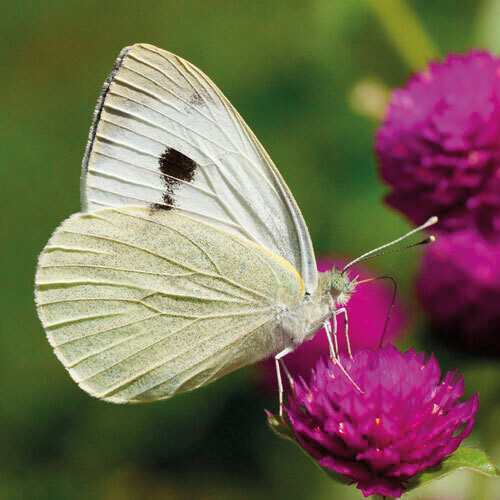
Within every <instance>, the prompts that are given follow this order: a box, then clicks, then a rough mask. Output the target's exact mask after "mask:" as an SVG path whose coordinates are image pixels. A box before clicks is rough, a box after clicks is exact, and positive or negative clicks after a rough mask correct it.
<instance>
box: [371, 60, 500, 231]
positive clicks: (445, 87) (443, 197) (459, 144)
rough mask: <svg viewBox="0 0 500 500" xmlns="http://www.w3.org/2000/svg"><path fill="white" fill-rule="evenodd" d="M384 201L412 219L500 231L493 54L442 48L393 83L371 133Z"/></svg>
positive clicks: (498, 67) (499, 121) (498, 70)
mask: <svg viewBox="0 0 500 500" xmlns="http://www.w3.org/2000/svg"><path fill="white" fill-rule="evenodd" d="M376 152H377V154H378V158H379V162H380V166H381V175H382V177H383V179H384V180H385V181H386V182H387V183H389V184H390V185H391V186H392V188H393V190H392V192H391V193H390V194H389V196H388V197H387V202H388V203H389V204H390V205H391V206H392V207H394V208H396V209H398V210H400V211H401V212H403V213H404V214H406V215H407V216H408V217H409V218H410V219H411V220H412V221H414V222H415V223H417V224H421V223H423V222H425V220H426V219H427V218H429V217H430V216H432V215H438V216H439V218H440V222H439V226H438V227H440V228H441V229H444V230H447V231H453V230H456V229H460V228H472V227H477V228H478V230H479V231H480V232H482V233H483V234H485V235H488V237H492V236H493V237H498V235H500V59H498V58H495V57H493V56H492V55H491V54H489V53H487V52H479V51H473V52H470V53H468V54H466V55H449V56H448V57H447V58H446V60H445V61H444V62H443V63H432V64H430V65H429V67H428V69H427V71H425V72H422V73H418V74H417V75H415V76H414V77H413V78H412V79H410V81H409V82H408V84H407V85H406V87H405V88H403V89H398V90H395V91H394V93H393V95H392V99H391V102H390V104H389V107H388V111H387V115H386V118H385V121H384V123H383V125H382V126H381V127H380V129H379V130H378V132H377V135H376Z"/></svg>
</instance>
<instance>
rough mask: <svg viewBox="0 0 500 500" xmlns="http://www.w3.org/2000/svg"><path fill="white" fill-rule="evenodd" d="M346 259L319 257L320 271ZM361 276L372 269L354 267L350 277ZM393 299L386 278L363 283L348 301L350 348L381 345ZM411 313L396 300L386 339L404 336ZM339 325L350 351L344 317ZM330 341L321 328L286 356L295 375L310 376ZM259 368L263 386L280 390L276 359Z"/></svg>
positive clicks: (341, 339)
mask: <svg viewBox="0 0 500 500" xmlns="http://www.w3.org/2000/svg"><path fill="white" fill-rule="evenodd" d="M347 262H348V261H347V260H346V259H338V258H331V257H323V258H320V259H318V270H319V271H327V270H330V269H331V268H332V267H333V266H335V267H336V268H338V269H340V268H343V267H344V266H345V265H346V264H347ZM358 275H359V279H360V280H363V279H367V278H372V277H373V276H374V274H373V272H372V271H370V270H368V269H367V268H366V267H365V266H362V265H361V266H359V265H358V266H355V267H354V268H353V270H352V272H351V276H358ZM391 299H392V288H391V286H390V284H388V283H387V282H383V281H374V282H373V283H366V284H361V285H359V287H357V288H356V291H355V293H354V294H353V295H352V297H351V298H350V299H349V302H348V303H347V306H346V307H347V311H348V315H349V325H348V326H349V341H350V344H351V349H353V350H356V349H371V350H373V349H376V348H377V347H378V346H379V344H380V338H381V335H382V331H383V329H384V323H385V320H386V318H387V313H388V310H389V306H390V304H391ZM408 322H409V319H408V313H407V311H406V310H405V307H404V306H403V304H402V303H401V301H400V300H397V301H396V303H395V305H394V309H393V311H392V313H391V317H390V320H389V324H388V327H387V332H386V334H385V338H384V342H385V343H386V342H389V341H393V340H395V339H397V338H399V337H401V335H402V333H403V331H404V329H405V327H406V326H407V325H408ZM338 325H339V334H338V341H339V349H340V351H341V352H344V353H347V345H346V341H345V334H344V318H343V316H339V317H338ZM329 352H330V351H329V346H328V340H327V337H326V333H325V330H324V329H323V328H322V329H321V330H319V331H318V333H316V335H315V336H314V338H313V339H312V340H309V341H308V342H304V343H303V344H302V345H300V346H299V347H297V349H295V351H294V352H292V353H291V354H289V355H288V356H287V357H286V358H285V363H286V366H287V368H288V370H289V371H290V373H291V374H292V376H294V377H297V378H298V377H303V378H304V379H305V380H308V379H309V376H310V374H311V370H312V369H313V368H314V367H315V366H316V361H317V360H318V358H319V357H321V356H323V357H328V355H329ZM257 369H258V370H259V372H260V374H259V379H260V385H261V386H262V388H264V389H266V390H270V391H273V392H276V391H277V389H278V388H277V383H276V369H275V364H274V358H269V359H267V360H265V361H263V362H262V363H259V364H258V365H257Z"/></svg>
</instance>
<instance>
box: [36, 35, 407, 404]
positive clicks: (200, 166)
mask: <svg viewBox="0 0 500 500" xmlns="http://www.w3.org/2000/svg"><path fill="white" fill-rule="evenodd" d="M81 205H82V211H81V212H80V213H77V214H75V215H73V216H71V217H70V218H69V219H67V220H66V221H65V222H63V224H62V225H61V226H60V227H59V228H58V229H57V230H56V231H55V232H54V234H53V235H52V237H51V238H50V240H49V242H48V243H47V245H46V246H45V248H44V250H43V252H42V253H41V255H40V257H39V262H38V269H37V274H36V281H35V295H36V305H37V309H38V313H39V317H40V319H41V322H42V324H43V327H44V328H45V330H46V333H47V337H48V340H49V342H50V344H51V345H52V347H53V348H54V352H55V354H56V355H57V357H58V358H59V360H60V361H61V362H62V364H63V365H64V366H65V368H66V369H67V370H68V371H69V373H70V375H71V377H72V378H73V379H74V380H75V381H76V382H77V383H78V385H79V386H80V387H81V388H82V389H84V390H85V391H87V392H88V393H89V394H91V395H92V396H95V397H97V398H101V399H103V400H106V401H111V402H115V403H124V402H143V401H151V400H160V399H166V398H170V397H172V396H174V395H176V394H179V393H182V392H185V391H189V390H193V389H196V388H199V387H202V386H204V385H206V384H208V383H210V382H212V381H214V380H216V379H218V378H219V377H222V376H223V375H225V374H227V373H229V372H231V371H233V370H235V369H237V368H240V367H242V366H244V365H247V364H250V363H254V362H256V361H259V360H261V359H264V358H267V357H269V356H270V355H276V365H277V368H278V376H279V384H280V387H282V385H281V375H280V373H279V364H278V361H279V360H280V359H282V358H283V357H284V356H285V355H286V354H287V353H289V352H291V351H292V350H293V349H294V348H295V347H296V346H298V345H300V344H301V343H302V342H303V341H305V340H307V339H310V338H312V336H313V335H314V334H315V333H316V331H317V330H318V329H319V328H321V327H322V326H323V325H324V324H325V325H327V324H328V325H330V322H329V321H330V318H333V319H334V320H335V317H336V315H337V314H342V313H343V314H346V313H345V308H343V305H344V304H345V303H346V302H347V300H348V298H349V296H350V295H351V293H352V292H353V291H354V288H355V285H356V282H355V280H350V278H349V277H348V274H347V273H346V272H345V269H344V270H335V269H333V270H331V271H328V272H325V273H318V271H317V269H316V261H315V257H314V251H313V247H312V243H311V238H310V236H309V232H308V230H307V227H306V224H305V222H304V219H303V217H302V215H301V213H300V210H299V207H298V206H297V203H296V202H295V200H294V198H293V196H292V194H291V192H290V190H289V189H288V187H287V185H286V184H285V182H284V180H283V178H282V177H281V175H280V173H279V172H278V170H277V169H276V167H275V166H274V164H273V162H272V161H271V159H270V157H269V156H268V154H267V153H266V151H265V150H264V148H263V147H262V146H261V144H260V143H259V141H258V140H257V138H256V137H255V136H254V134H253V133H252V131H251V130H250V129H249V128H248V126H247V125H246V124H245V122H244V121H243V119H242V118H241V117H240V115H239V114H238V112H237V111H236V110H235V109H234V108H233V106H232V105H231V104H230V103H229V101H228V100H227V99H226V97H225V96H224V95H223V94H222V92H221V91H220V90H219V89H218V88H217V87H216V86H215V84H214V83H213V82H212V81H211V80H210V79H209V78H208V77H207V76H206V75H205V74H204V73H202V72H201V71H200V70H199V69H198V68H196V67H195V66H193V65H192V64H190V63H189V62H187V61H185V60H183V59H181V58H180V57H178V56H176V55H174V54H171V53H169V52H167V51H164V50H162V49H159V48H156V47H154V46H152V45H146V44H136V45H133V46H131V47H126V48H125V49H123V51H122V52H121V53H120V55H119V57H118V59H117V60H116V62H115V64H114V67H113V70H112V72H111V74H110V75H109V77H108V78H107V79H106V81H105V83H104V86H103V89H102V92H101V95H100V97H99V99H98V103H97V107H96V109H95V112H94V117H93V123H92V126H91V129H90V135H89V140H88V144H87V148H86V152H85V155H84V158H83V168H82V177H81ZM414 231H415V230H414ZM414 231H413V232H414ZM384 246H386V245H384ZM362 257H363V256H362ZM335 325H336V322H335V321H334V329H335ZM327 328H328V327H327ZM327 333H328V334H329V339H330V345H331V350H332V355H335V352H334V347H333V346H332V341H331V329H328V330H327ZM281 394H282V391H281V392H280V397H282V396H281Z"/></svg>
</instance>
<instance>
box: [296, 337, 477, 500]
mask: <svg viewBox="0 0 500 500" xmlns="http://www.w3.org/2000/svg"><path fill="white" fill-rule="evenodd" d="M341 359H342V363H343V365H344V367H345V368H346V369H347V371H348V372H349V374H350V376H351V377H352V379H353V380H354V381H355V382H356V383H357V384H358V385H359V386H360V387H361V388H362V390H363V392H362V393H361V392H359V391H358V390H357V389H356V388H355V387H354V385H353V384H352V383H351V382H350V381H349V380H348V379H347V377H345V376H344V375H343V374H342V372H341V371H340V369H339V367H338V365H336V364H334V363H333V362H332V361H331V360H328V361H327V362H325V361H324V360H323V359H321V360H319V361H318V363H317V366H316V370H315V371H314V372H313V374H312V376H311V378H310V380H309V383H308V384H306V383H305V382H304V381H303V380H301V381H300V382H298V381H297V383H296V384H295V400H293V398H290V402H289V405H288V407H287V408H286V412H287V414H288V417H289V419H290V423H291V425H292V427H293V430H294V432H295V435H296V436H297V438H298V440H299V441H300V443H301V445H302V446H303V447H304V448H305V449H306V450H307V451H308V452H309V453H310V454H311V455H312V456H313V457H314V458H316V459H317V460H318V461H319V464H320V465H321V466H323V467H328V468H330V469H332V470H333V471H335V472H337V473H339V474H341V475H343V476H345V477H347V478H348V479H350V480H351V481H352V482H353V483H357V487H358V488H359V489H360V490H361V491H362V492H363V494H364V495H365V496H369V495H388V496H391V497H394V498H399V497H400V496H401V494H402V493H403V491H404V485H405V482H406V481H408V480H409V479H410V478H411V477H412V476H414V475H415V474H417V473H419V472H421V471H423V470H425V469H427V468H428V467H431V466H433V465H436V464H437V463H438V462H440V461H441V460H442V459H443V458H445V457H446V456H447V455H449V454H450V453H452V452H454V451H455V450H456V449H457V448H458V446H459V445H460V443H461V441H462V440H463V439H465V438H466V437H467V436H468V435H469V434H470V432H471V430H472V427H473V425H474V415H475V413H476V411H477V409H478V406H479V401H478V395H477V394H476V395H474V396H472V397H471V398H470V399H469V400H468V401H465V402H461V403H458V402H457V399H458V398H460V397H461V396H462V395H463V393H464V382H463V378H462V377H460V378H459V379H458V380H456V381H455V372H450V373H448V374H447V375H446V376H445V377H444V379H443V380H442V382H439V379H440V369H439V365H438V363H437V361H436V360H435V358H434V357H431V358H430V359H429V360H428V361H427V362H425V361H424V354H415V352H414V351H413V350H409V351H407V352H405V353H404V354H402V353H400V352H399V351H398V350H397V349H396V348H395V347H393V346H391V345H388V346H386V347H384V348H381V349H378V350H377V351H367V350H360V351H358V352H357V353H355V354H354V359H353V360H350V359H349V358H348V357H347V356H344V355H341ZM462 427H463V428H462Z"/></svg>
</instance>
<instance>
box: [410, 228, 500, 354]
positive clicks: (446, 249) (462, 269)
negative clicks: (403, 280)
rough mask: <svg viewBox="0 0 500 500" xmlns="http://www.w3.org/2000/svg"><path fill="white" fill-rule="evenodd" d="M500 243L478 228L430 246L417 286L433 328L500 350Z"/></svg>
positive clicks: (442, 238) (475, 346) (440, 238)
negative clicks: (499, 335) (478, 231)
mask: <svg viewBox="0 0 500 500" xmlns="http://www.w3.org/2000/svg"><path fill="white" fill-rule="evenodd" d="M499 255H500V242H499V243H496V244H494V243H492V242H488V241H486V240H485V239H483V238H482V237H481V236H480V235H478V234H477V233H476V232H475V231H459V232H457V233H451V234H448V235H446V234H440V235H439V236H438V238H437V239H436V242H435V243H434V244H433V245H429V246H428V247H427V248H426V251H425V254H424V257H423V259H422V264H421V270H420V276H419V279H418V283H417V290H418V295H419V297H420V300H421V302H422V304H423V306H424V308H425V310H426V312H427V313H428V315H429V317H430V318H431V321H432V324H433V325H434V330H435V331H436V333H438V334H441V335H443V336H445V337H447V338H449V339H450V340H453V342H454V343H456V342H460V343H462V344H463V345H465V346H466V347H467V348H468V349H474V350H482V351H485V352H488V353H496V354H498V353H500V342H499V340H498V334H499V332H500V258H499Z"/></svg>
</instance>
